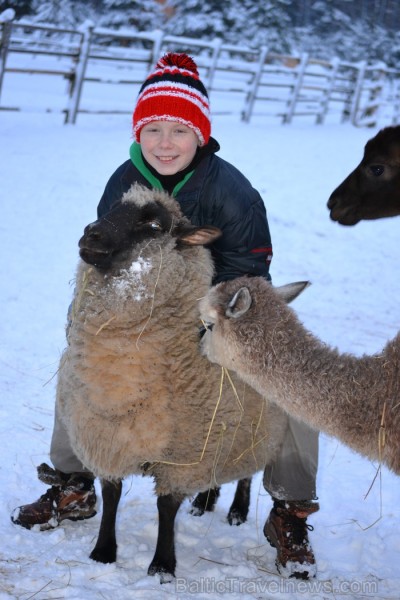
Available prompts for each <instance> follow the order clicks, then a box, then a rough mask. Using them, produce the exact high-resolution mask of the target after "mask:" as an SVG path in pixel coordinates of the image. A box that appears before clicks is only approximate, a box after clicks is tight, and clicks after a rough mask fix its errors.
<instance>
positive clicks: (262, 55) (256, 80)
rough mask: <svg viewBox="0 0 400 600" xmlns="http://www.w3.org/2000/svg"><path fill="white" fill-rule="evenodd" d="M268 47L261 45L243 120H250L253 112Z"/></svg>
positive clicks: (243, 112) (246, 121)
mask: <svg viewBox="0 0 400 600" xmlns="http://www.w3.org/2000/svg"><path fill="white" fill-rule="evenodd" d="M267 54H268V48H267V46H261V48H260V56H259V59H258V68H257V71H256V72H255V73H254V79H253V83H252V86H251V88H250V89H249V92H248V94H247V98H246V100H245V105H244V109H243V111H242V121H244V122H245V123H248V122H249V121H250V118H251V115H252V113H253V108H254V103H255V101H256V97H257V90H258V87H259V85H260V81H261V77H262V74H263V68H264V64H265V59H266V58H267Z"/></svg>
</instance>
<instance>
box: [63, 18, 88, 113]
mask: <svg viewBox="0 0 400 600" xmlns="http://www.w3.org/2000/svg"><path fill="white" fill-rule="evenodd" d="M93 29H94V25H93V24H92V23H91V22H90V23H87V24H85V25H84V28H83V31H82V42H81V47H80V50H79V57H78V63H77V66H76V69H75V81H74V83H73V86H72V91H71V95H70V98H69V100H68V106H67V110H66V116H65V123H72V124H74V123H75V122H76V117H77V115H78V109H79V102H80V99H81V94H82V87H83V82H84V79H85V72H86V66H87V61H88V58H89V52H90V42H91V38H92V33H93Z"/></svg>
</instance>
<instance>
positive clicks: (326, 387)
mask: <svg viewBox="0 0 400 600" xmlns="http://www.w3.org/2000/svg"><path fill="white" fill-rule="evenodd" d="M299 325H300V329H299V327H298V326H296V323H294V324H293V323H290V326H285V328H284V329H282V331H280V332H279V335H276V331H275V333H274V335H275V338H276V342H274V341H273V340H270V342H268V343H270V344H271V346H270V348H272V351H270V352H268V354H267V356H262V354H261V353H260V352H258V353H254V357H253V358H254V361H252V367H251V370H252V375H251V377H250V378H249V379H248V382H249V383H251V384H253V386H254V387H256V389H258V391H259V392H260V393H262V394H263V395H264V396H266V398H267V399H268V400H271V401H273V402H275V403H277V404H278V405H279V406H281V407H282V408H283V409H285V410H286V411H287V412H288V413H289V414H291V415H293V416H294V417H297V418H299V419H301V420H304V421H306V422H307V423H309V424H310V425H311V426H312V427H314V428H315V429H318V430H321V431H324V432H326V433H328V434H329V435H333V436H335V437H337V438H339V439H340V440H341V441H342V442H344V443H345V444H347V445H349V446H350V447H352V448H353V449H355V450H357V451H359V452H361V453H362V454H365V455H368V456H370V457H371V458H377V455H378V441H377V442H376V444H375V443H374V441H371V440H375V439H376V440H378V436H379V430H380V426H381V420H382V412H383V407H384V405H385V404H386V405H387V410H386V412H387V413H388V412H389V410H390V408H391V407H394V406H395V405H396V404H397V403H398V402H399V401H400V395H399V362H400V361H399V359H398V358H396V354H397V352H398V346H399V343H400V341H399V339H400V338H399V336H398V337H397V338H395V340H393V342H390V343H389V344H388V345H387V347H386V348H385V349H384V351H383V352H382V353H380V354H377V355H374V356H364V357H362V358H357V357H355V356H352V355H349V354H340V353H339V352H338V351H337V350H334V349H332V348H329V347H328V346H326V345H324V344H322V343H321V342H320V341H319V340H318V339H316V338H315V337H314V336H312V335H311V334H310V333H309V332H307V331H306V330H305V329H304V328H303V327H302V326H301V324H299ZM253 347H254V346H253ZM259 347H260V346H259ZM393 365H395V371H396V373H397V374H396V373H393V372H392V370H393ZM396 365H397V366H396ZM260 373H262V376H261V380H260V379H258V377H259V374H260ZM256 380H257V381H256ZM371 448H372V450H371Z"/></svg>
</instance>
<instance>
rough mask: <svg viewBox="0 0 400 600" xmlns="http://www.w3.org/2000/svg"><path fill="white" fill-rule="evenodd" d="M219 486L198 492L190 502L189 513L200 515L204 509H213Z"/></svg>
mask: <svg viewBox="0 0 400 600" xmlns="http://www.w3.org/2000/svg"><path fill="white" fill-rule="evenodd" d="M220 490H221V488H219V487H216V488H211V489H209V490H206V491H205V492H199V493H198V494H197V496H196V498H195V499H194V500H193V502H192V508H191V510H190V514H192V515H194V516H195V517H201V515H204V513H205V512H206V511H210V512H211V511H213V510H214V507H215V503H216V501H217V499H218V496H219V493H220Z"/></svg>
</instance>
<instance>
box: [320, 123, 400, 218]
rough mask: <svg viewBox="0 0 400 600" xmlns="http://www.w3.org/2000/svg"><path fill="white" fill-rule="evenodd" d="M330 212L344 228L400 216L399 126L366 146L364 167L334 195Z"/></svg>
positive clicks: (355, 172)
mask: <svg viewBox="0 0 400 600" xmlns="http://www.w3.org/2000/svg"><path fill="white" fill-rule="evenodd" d="M328 209H329V211H330V217H331V219H332V220H333V221H338V222H339V223H340V224H341V225H356V223H358V222H359V221H362V220H375V219H381V218H384V217H395V216H397V215H400V126H399V125H398V126H396V127H385V128H384V129H381V131H379V132H378V133H377V135H376V136H375V137H373V138H372V139H370V140H369V141H368V142H367V144H366V145H365V149H364V156H363V159H362V161H361V163H360V164H359V165H358V167H357V168H356V169H355V170H354V171H352V173H350V175H348V176H347V177H346V179H345V180H344V181H343V182H342V183H341V184H340V185H339V186H338V187H337V188H336V189H335V190H334V191H333V192H332V194H331V196H330V198H329V200H328Z"/></svg>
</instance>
